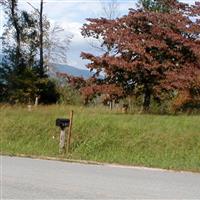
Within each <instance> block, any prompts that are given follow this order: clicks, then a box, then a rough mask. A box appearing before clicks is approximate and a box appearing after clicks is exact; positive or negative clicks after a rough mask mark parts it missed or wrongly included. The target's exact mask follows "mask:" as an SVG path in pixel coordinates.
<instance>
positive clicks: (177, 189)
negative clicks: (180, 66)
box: [1, 156, 200, 199]
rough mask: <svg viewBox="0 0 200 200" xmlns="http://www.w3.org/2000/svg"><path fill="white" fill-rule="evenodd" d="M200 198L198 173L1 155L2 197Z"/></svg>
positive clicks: (199, 176) (199, 175)
mask: <svg viewBox="0 0 200 200" xmlns="http://www.w3.org/2000/svg"><path fill="white" fill-rule="evenodd" d="M13 198H14V199H147V198H148V199H200V174H194V173H185V172H184V173H183V172H182V173H180V172H168V171H162V170H152V169H144V168H130V167H120V166H118V167H117V166H112V165H103V166H101V165H85V164H76V163H66V162H59V161H47V160H37V159H28V158H16V157H6V156H1V199H13Z"/></svg>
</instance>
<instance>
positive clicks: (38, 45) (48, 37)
mask: <svg viewBox="0 0 200 200" xmlns="http://www.w3.org/2000/svg"><path fill="white" fill-rule="evenodd" d="M0 4H1V6H3V9H4V12H5V16H6V21H7V22H6V24H5V25H4V32H3V35H2V38H1V39H2V46H3V49H2V54H3V58H2V62H1V65H0V93H1V95H0V101H3V102H8V103H17V102H19V103H28V102H29V103H31V102H32V101H34V99H35V98H36V97H37V98H40V101H41V102H43V103H55V102H57V100H58V98H59V93H58V92H57V90H56V85H55V83H54V81H52V80H51V79H50V78H49V77H48V73H47V72H48V71H49V68H51V62H52V61H54V62H56V61H57V60H58V59H59V60H65V59H66V52H67V50H68V46H69V42H70V40H71V38H72V36H71V35H69V34H67V33H64V30H63V29H62V28H61V27H60V26H59V25H52V24H50V21H49V20H48V18H47V16H45V15H44V11H43V10H44V2H43V0H41V1H40V6H39V8H36V7H34V6H33V5H32V4H30V3H27V6H30V7H31V8H32V11H31V12H27V11H25V10H20V9H19V5H18V0H2V1H0ZM59 36H60V37H59ZM61 36H62V37H61ZM63 36H65V37H63ZM55 54H56V56H55ZM55 57H56V58H55Z"/></svg>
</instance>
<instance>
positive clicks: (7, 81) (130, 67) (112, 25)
mask: <svg viewBox="0 0 200 200" xmlns="http://www.w3.org/2000/svg"><path fill="white" fill-rule="evenodd" d="M17 3H18V2H17V0H6V1H2V2H1V4H2V5H3V6H4V10H5V11H6V16H7V24H6V29H5V32H4V34H3V37H4V38H3V52H4V54H5V56H4V59H3V62H2V64H1V68H0V90H1V91H0V92H1V99H0V100H1V101H8V102H16V101H19V102H25V101H28V100H30V99H31V100H33V99H34V98H35V97H37V96H40V98H41V102H44V103H45V102H47V103H50V102H57V101H58V99H59V96H60V95H61V96H63V98H64V97H65V98H67V99H71V97H69V95H68V96H67V97H66V94H62V92H63V91H65V93H68V94H70V95H71V96H73V95H74V97H75V98H76V96H77V95H78V94H80V95H81V98H83V100H84V101H83V103H84V104H89V103H90V102H92V101H93V100H94V99H97V98H99V97H102V101H103V103H104V104H107V103H110V105H111V107H112V104H113V103H118V102H119V101H121V100H124V99H127V98H128V99H130V98H135V99H136V100H137V101H140V103H141V105H142V109H143V112H149V110H150V107H151V104H152V102H156V103H157V104H158V105H162V104H163V102H165V101H170V102H171V103H172V104H173V106H174V107H175V109H184V107H186V108H187V107H190V108H198V109H199V108H200V3H199V2H196V3H195V4H194V5H188V4H186V3H180V2H179V1H177V0H139V1H138V3H137V8H135V9H130V10H129V13H128V14H127V15H124V16H122V17H119V15H117V13H118V12H117V10H116V9H117V4H116V2H115V1H114V0H113V1H112V2H111V3H110V4H109V5H107V6H106V4H104V5H103V10H104V12H105V17H100V18H89V19H87V23H85V24H84V25H83V27H82V30H81V33H82V35H83V36H84V37H85V38H93V39H96V40H97V41H98V42H99V46H98V48H102V49H103V51H102V54H101V55H98V56H96V55H93V54H91V53H87V52H82V53H81V57H82V58H83V59H87V60H89V64H88V65H87V67H88V69H90V70H91V71H93V72H94V75H93V77H91V78H89V79H88V80H84V79H83V78H82V77H72V76H69V75H67V74H59V73H57V75H58V77H59V78H60V79H62V78H63V79H65V82H62V81H61V83H60V85H62V86H63V84H65V85H67V87H68V88H67V90H63V89H62V88H61V89H59V90H57V89H56V85H55V83H54V82H53V81H52V80H51V79H49V77H48V75H47V68H48V67H50V65H51V64H50V63H51V61H52V57H53V55H55V54H53V53H52V52H53V51H54V50H55V49H57V52H56V53H57V54H60V55H59V56H56V57H57V58H61V59H65V56H64V55H65V53H66V52H67V48H68V44H69V42H70V39H71V36H68V37H66V38H65V40H64V41H63V40H61V39H60V38H62V37H59V32H60V31H62V29H61V28H60V27H59V26H55V27H54V28H52V29H51V31H50V23H49V21H48V19H47V17H46V16H45V15H44V14H43V7H44V5H43V0H41V2H40V8H39V9H37V8H35V7H33V5H30V6H31V7H32V8H33V12H32V13H27V12H26V11H21V10H19V9H18V4H17ZM58 44H60V45H58ZM56 45H57V46H56ZM54 53H55V52H54ZM57 54H56V55H57ZM54 59H55V58H54ZM74 91H76V92H74ZM74 97H73V98H74ZM172 100H173V101H172ZM67 102H68V103H71V102H70V101H67Z"/></svg>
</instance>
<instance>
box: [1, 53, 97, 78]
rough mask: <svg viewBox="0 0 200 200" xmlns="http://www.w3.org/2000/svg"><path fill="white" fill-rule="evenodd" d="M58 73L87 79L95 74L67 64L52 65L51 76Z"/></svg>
mask: <svg viewBox="0 0 200 200" xmlns="http://www.w3.org/2000/svg"><path fill="white" fill-rule="evenodd" d="M2 58H3V55H2V54H1V53H0V61H1V59H2ZM56 72H60V73H66V74H69V75H72V76H82V77H83V78H85V79H87V78H89V77H91V76H92V75H93V74H94V73H93V72H90V71H89V70H87V69H79V68H76V67H73V66H70V65H67V64H57V63H51V64H50V67H49V75H50V76H52V77H55V76H56Z"/></svg>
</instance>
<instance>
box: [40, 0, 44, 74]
mask: <svg viewBox="0 0 200 200" xmlns="http://www.w3.org/2000/svg"><path fill="white" fill-rule="evenodd" d="M40 76H41V77H43V76H44V57H43V0H41V2H40Z"/></svg>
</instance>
